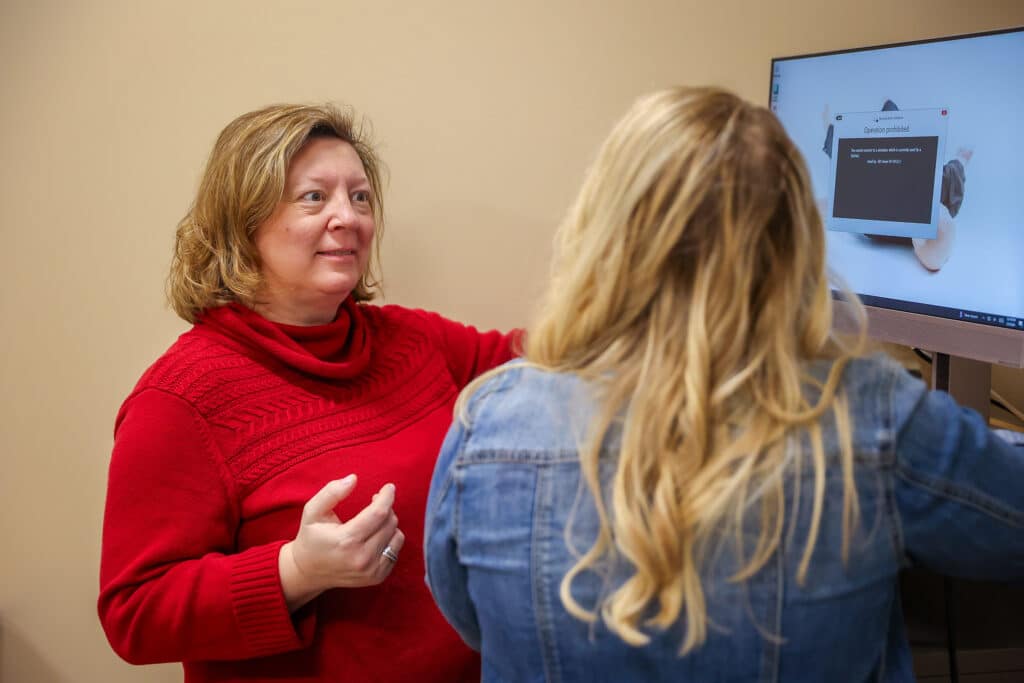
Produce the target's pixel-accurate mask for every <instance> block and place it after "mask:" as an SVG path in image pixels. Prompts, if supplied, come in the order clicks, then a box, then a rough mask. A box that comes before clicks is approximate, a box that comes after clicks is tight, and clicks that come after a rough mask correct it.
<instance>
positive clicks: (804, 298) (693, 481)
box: [525, 88, 863, 653]
mask: <svg viewBox="0 0 1024 683" xmlns="http://www.w3.org/2000/svg"><path fill="white" fill-rule="evenodd" d="M851 296H852V295H851ZM854 299H855V298H854ZM854 308H855V310H858V313H857V315H858V318H859V322H860V324H861V325H863V309H860V308H859V304H857V303H856V301H855V300H854ZM859 339H860V340H861V341H862V340H863V333H862V334H861V336H860V337H859ZM859 352H860V351H859V347H858V346H857V344H851V343H848V342H845V341H842V340H840V339H839V338H838V337H836V336H834V334H833V332H832V296H831V291H830V283H829V277H828V274H827V272H826V265H825V236H824V231H823V226H822V221H821V218H820V215H819V213H818V210H817V208H816V205H815V201H814V197H813V194H812V190H811V183H810V179H809V177H808V175H807V171H806V168H805V166H804V162H803V160H802V157H801V155H800V153H799V151H798V150H797V148H796V147H795V146H794V145H793V143H792V142H791V141H790V139H789V138H788V137H787V135H786V133H785V131H784V130H783V128H782V127H781V125H780V124H779V122H778V120H777V119H776V118H775V116H774V115H773V114H771V113H770V112H769V111H767V110H766V109H764V108H762V107H758V106H755V105H752V104H749V103H747V102H744V101H743V100H741V99H740V98H738V97H736V96H735V95H733V94H731V93H728V92H725V91H723V90H719V89H714V88H675V89H671V90H665V91H662V92H658V93H655V94H652V95H649V96H646V97H644V98H642V99H640V100H638V101H637V102H636V103H635V104H634V106H633V107H632V108H631V109H630V110H629V112H628V113H627V114H626V115H625V117H624V118H623V119H622V120H621V121H620V122H619V123H618V124H617V125H616V127H615V128H614V130H613V131H612V132H611V134H610V136H609V137H608V139H607V140H606V141H605V143H604V145H603V146H602V147H601V149H600V152H599V154H598V157H597V159H596V161H595V162H594V164H593V165H592V167H591V168H590V170H589V172H588V174H587V176H586V178H585V181H584V183H583V187H582V189H581V191H580V193H579V196H578V198H577V200H576V202H575V204H574V205H573V206H572V207H571V208H570V210H569V212H568V215H567V217H566V218H565V220H564V222H563V224H562V225H561V227H560V229H559V231H558V235H557V238H556V254H555V262H554V267H553V276H552V279H551V282H550V285H549V287H548V290H547V296H546V299H545V302H544V304H543V307H542V309H541V311H540V314H539V317H538V319H537V320H536V321H535V323H534V324H533V325H532V326H531V327H530V329H529V331H528V333H527V335H526V343H525V356H526V359H527V360H528V361H529V362H530V363H532V364H534V365H536V366H539V367H540V368H542V369H546V370H550V371H555V372H569V373H575V374H577V375H579V376H581V377H583V378H585V379H587V380H589V381H590V382H592V384H593V386H594V387H596V388H597V390H598V397H599V405H600V410H599V412H598V416H597V417H596V418H595V419H594V421H593V423H592V424H591V425H590V432H589V433H588V436H587V439H586V443H584V444H582V445H581V449H580V464H581V468H582V473H583V477H584V479H585V481H586V483H587V486H588V488H589V490H590V492H591V494H592V495H593V497H594V500H595V502H596V505H597V511H598V515H599V518H600V530H599V533H598V536H597V539H596V541H595V543H594V544H593V546H592V547H591V548H590V549H589V550H588V551H586V552H585V553H583V554H578V556H577V562H576V564H575V566H573V567H572V568H571V570H570V571H569V572H568V574H567V575H566V576H565V577H564V579H563V581H562V584H561V599H562V602H563V604H564V605H565V607H566V609H567V610H568V611H569V612H570V613H571V614H573V615H574V616H576V617H577V618H580V619H583V620H587V621H593V620H595V619H597V618H598V616H600V617H601V618H602V619H603V620H604V622H605V623H606V624H607V626H608V627H609V628H610V629H611V630H613V631H614V632H615V633H617V634H618V635H619V636H620V637H621V638H622V639H623V640H624V641H626V642H627V643H630V644H633V645H642V644H645V643H646V642H648V636H647V635H646V634H645V633H644V629H645V628H647V627H652V626H653V627H656V628H667V627H668V626H670V625H671V624H673V623H675V622H676V621H677V619H678V618H679V616H680V614H681V613H685V618H686V621H685V626H686V630H685V636H684V640H683V643H682V646H681V652H682V653H686V652H688V651H690V650H692V649H694V648H695V647H697V646H699V645H700V644H702V643H703V642H704V640H705V638H706V635H707V629H708V618H707V608H706V604H705V595H704V588H703V587H702V583H701V576H700V568H701V561H702V559H704V558H705V557H706V555H707V553H708V552H709V551H710V549H711V548H712V547H717V546H716V545H715V544H716V543H720V542H721V539H722V538H735V539H736V541H737V544H738V547H740V546H742V532H743V528H744V519H745V515H746V514H747V511H748V510H750V509H756V510H758V511H759V520H760V534H759V537H758V538H757V542H756V544H755V545H754V546H753V548H751V549H750V551H749V552H748V553H746V554H745V555H744V556H741V565H740V566H741V568H740V570H739V571H738V573H737V574H736V575H735V576H734V577H733V579H734V580H736V581H743V580H746V579H747V578H749V577H751V576H753V575H754V574H755V573H757V572H758V570H759V569H760V568H761V567H763V566H764V565H765V563H766V562H767V561H768V560H769V559H770V558H771V557H772V555H773V554H774V553H775V551H776V550H777V549H778V547H779V544H780V539H781V538H782V535H783V529H784V526H785V522H784V520H785V516H786V506H787V503H786V500H785V493H784V485H785V480H786V476H787V473H791V472H792V471H793V469H794V468H799V467H800V465H799V463H800V461H801V460H802V459H804V457H807V459H809V462H810V464H811V468H812V470H811V472H810V473H811V477H810V480H811V481H812V482H813V484H812V486H811V488H813V491H812V492H811V496H812V500H813V505H812V521H811V524H810V529H809V532H808V536H807V538H806V543H805V545H804V547H803V550H802V557H801V561H800V564H799V570H798V573H799V576H798V579H799V580H801V581H802V580H803V579H804V577H805V576H806V573H807V569H808V564H809V562H810V558H811V554H812V552H813V550H814V545H815V542H816V539H817V535H818V530H819V527H820V522H821V516H822V507H823V501H824V496H825V470H826V466H827V463H826V454H825V452H824V447H823V438H822V431H821V428H820V426H819V421H820V419H821V418H822V417H823V416H824V415H825V414H826V412H827V411H831V412H832V413H833V414H834V416H835V421H836V425H837V429H838V434H839V441H840V444H841V447H840V450H841V453H840V454H839V458H838V463H839V465H838V466H839V467H840V468H841V469H842V479H843V482H844V485H843V490H844V503H843V522H844V539H843V553H844V556H845V555H846V553H847V543H848V538H849V535H850V531H851V530H852V528H853V526H854V525H855V524H856V523H857V519H858V515H859V511H858V506H857V498H856V491H855V488H854V480H853V454H852V445H851V442H852V436H851V429H852V426H851V420H850V417H849V413H848V409H847V402H846V400H845V398H844V396H843V395H842V393H841V392H840V390H839V379H840V375H841V373H842V370H843V367H844V364H845V363H846V361H847V360H848V359H849V358H851V357H852V356H854V355H856V354H858V353H859ZM829 358H831V359H833V360H834V362H833V363H832V364H831V366H830V367H831V369H830V372H829V374H828V376H827V379H826V380H825V381H816V380H815V379H814V378H813V377H811V376H810V375H809V373H808V371H807V370H808V362H809V361H813V360H816V359H829ZM810 387H813V390H811V391H808V389H809V388H810ZM620 424H621V447H620V448H619V450H618V458H617V461H616V466H615V467H616V468H615V471H614V477H613V480H612V482H611V487H610V489H609V490H608V491H609V493H607V495H608V498H609V499H607V500H606V499H605V494H603V493H602V487H601V480H600V476H599V460H600V458H601V457H602V450H603V449H606V448H607V446H608V443H607V442H606V437H607V436H608V435H609V430H610V429H612V428H613V425H615V426H616V427H615V428H616V429H618V428H619V427H618V426H617V425H620ZM801 437H802V438H801ZM801 442H803V443H807V444H810V448H805V449H804V450H806V451H808V452H807V453H806V454H803V455H801V454H800V449H801V446H800V443H801ZM616 443H619V442H618V441H616ZM796 479H797V481H799V479H800V477H799V476H798V477H796ZM752 503H755V504H756V506H752V505H751V504H752ZM570 536H571V524H570V529H568V530H567V532H566V541H567V543H568V542H569V538H570ZM612 556H618V557H621V558H624V559H625V560H628V561H629V562H630V563H631V564H632V565H633V567H635V572H634V573H633V574H632V575H631V576H630V577H629V578H628V579H627V580H626V581H625V583H623V584H622V585H621V586H619V587H617V588H616V589H614V591H613V592H611V593H610V594H608V595H606V596H604V597H603V599H602V600H601V602H600V603H599V604H598V605H597V606H596V607H593V608H587V607H584V606H583V605H581V604H579V603H578V602H577V600H576V599H575V598H574V597H573V595H572V592H571V586H572V583H573V581H574V579H575V578H576V577H578V576H579V575H580V574H581V573H583V572H586V571H588V570H594V569H596V568H597V566H598V565H599V564H600V563H601V562H602V561H604V560H607V559H609V558H610V557H612ZM652 606H653V607H654V610H653V612H652V611H651V607H652ZM652 615H653V616H652Z"/></svg>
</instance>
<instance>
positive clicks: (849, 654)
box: [425, 356, 1024, 683]
mask: <svg viewBox="0 0 1024 683" xmlns="http://www.w3.org/2000/svg"><path fill="white" fill-rule="evenodd" d="M812 371H814V372H820V373H822V374H824V373H825V372H826V371H827V367H824V366H822V367H815V368H813V369H812ZM842 385H843V389H844V391H845V393H846V396H847V397H848V399H849V405H850V409H851V414H852V417H853V429H854V432H853V441H854V452H855V468H854V469H855V472H854V475H855V482H856V486H857V495H858V500H859V504H860V513H861V518H860V523H859V524H858V526H857V529H856V531H855V533H854V534H853V535H852V536H851V538H850V553H849V556H848V558H847V560H846V561H845V562H844V560H843V557H842V552H841V548H842V538H843V532H842V528H843V524H842V514H841V513H842V500H843V498H842V477H841V474H840V471H839V468H838V467H831V466H830V467H829V468H828V470H827V475H826V482H825V486H826V489H825V499H824V508H823V517H822V520H821V530H820V535H819V537H818V541H817V545H816V546H815V549H814V553H813V556H812V558H811V564H810V570H809V572H808V574H807V577H806V579H805V581H804V582H803V583H801V582H799V581H797V578H796V575H797V567H798V565H799V562H800V558H801V554H802V552H803V550H804V547H805V546H804V544H805V540H806V534H807V530H808V527H809V525H810V519H811V504H810V500H811V498H812V496H811V494H810V491H812V490H813V487H812V476H813V475H812V474H811V468H810V467H809V466H806V467H803V468H802V470H801V472H802V473H801V475H800V476H801V477H803V481H802V486H803V488H802V490H803V491H804V492H805V493H804V494H803V495H802V496H801V497H800V501H801V502H800V503H799V504H798V505H797V506H796V509H795V510H792V514H790V512H791V511H790V510H789V507H788V503H787V516H788V519H787V522H786V523H787V525H789V526H788V527H787V529H788V530H787V531H786V532H785V533H784V534H783V539H782V542H781V545H780V548H779V550H778V551H777V552H776V553H775V555H774V557H772V558H771V560H770V561H769V562H768V564H767V565H765V566H764V567H763V568H762V569H761V570H760V571H759V572H758V573H757V574H756V575H755V576H753V577H752V578H750V579H748V580H747V581H745V582H739V583H737V582H733V581H729V580H728V577H730V576H731V575H732V574H733V573H734V572H735V570H736V568H737V567H738V566H739V565H738V564H737V561H736V557H734V556H733V554H732V553H731V551H726V552H721V553H716V554H715V555H716V557H715V559H713V560H709V561H708V562H706V566H705V567H704V568H703V569H702V570H701V576H702V585H703V588H704V591H705V595H706V598H707V609H708V617H709V622H708V623H709V628H708V635H707V639H706V641H705V642H704V644H703V645H702V646H700V647H699V648H698V649H696V650H694V651H692V652H691V653H689V654H688V655H686V656H682V657H681V656H679V654H678V653H679V649H680V645H681V643H682V636H683V629H682V627H681V624H676V626H675V627H673V628H670V629H668V630H665V631H657V630H654V629H650V630H648V631H647V633H648V634H649V635H650V636H651V641H650V643H649V644H648V645H646V646H644V647H632V646H629V645H627V644H625V643H624V642H623V641H622V640H620V639H619V638H618V637H617V636H616V635H615V634H613V633H611V632H610V631H609V630H608V629H607V628H606V627H605V626H604V625H603V624H602V622H601V621H600V619H599V620H598V621H597V622H596V623H594V624H587V623H584V622H583V621H580V620H577V619H576V618H574V617H573V616H571V615H570V614H569V613H568V612H566V610H565V608H564V607H563V605H562V602H561V599H560V598H559V585H560V582H561V580H562V577H563V576H564V575H565V573H566V571H567V570H568V569H569V568H570V567H571V566H572V565H573V564H574V563H575V559H574V556H573V555H572V554H571V553H570V552H569V550H568V549H567V546H566V538H565V528H566V520H567V518H568V517H569V515H570V513H571V512H573V511H574V510H575V511H574V512H573V514H574V515H575V516H574V517H573V524H572V527H571V528H572V541H573V544H574V545H575V546H576V548H577V549H578V550H580V551H585V550H587V549H589V547H590V545H591V543H592V541H593V539H594V538H595V537H596V533H597V528H598V522H597V518H596V512H595V508H594V506H593V503H592V498H591V496H590V493H589V489H587V488H586V486H585V484H582V483H581V479H580V468H579V463H578V459H577V448H578V444H579V443H580V437H581V436H582V435H583V434H585V431H584V430H585V429H586V427H587V425H588V424H589V420H590V418H591V417H592V416H593V414H594V412H595V406H594V405H593V401H592V399H591V397H590V393H589V392H588V387H587V385H586V384H585V383H584V382H582V381H581V380H579V379H578V378H576V377H574V376H571V375H562V374H556V373H545V372H541V371H538V370H536V369H532V368H528V367H525V366H522V365H519V366H517V365H516V362H513V365H512V366H511V367H510V368H509V369H507V370H506V371H505V372H503V373H500V374H498V375H497V376H496V377H494V378H493V379H491V380H490V381H489V382H488V383H487V384H485V386H484V387H482V388H481V389H480V390H479V391H478V392H477V393H476V394H474V396H473V397H472V399H471V400H470V402H469V404H468V406H467V411H466V413H467V416H466V418H467V421H466V422H462V421H460V420H459V418H458V416H457V417H456V420H455V423H454V424H453V425H452V428H451V430H450V431H449V433H448V437H447V439H446V441H445V443H444V446H443V448H442V452H441V456H440V459H439V460H438V463H437V468H436V470H435V473H434V478H433V481H432V483H431V488H430V496H429V500H428V503H427V520H426V533H425V546H426V558H427V583H428V584H429V586H430V589H431V591H432V592H433V595H434V598H435V599H436V600H437V603H438V605H439V606H440V608H441V611H442V612H443V613H444V615H445V616H446V617H447V618H448V620H449V621H450V622H451V623H452V625H453V626H454V627H455V628H456V629H457V630H458V632H459V633H460V634H461V635H462V637H463V639H464V640H465V641H466V642H467V643H468V644H469V645H470V646H471V647H473V648H475V649H477V650H479V651H480V652H481V654H482V658H483V680H484V681H549V682H551V683H557V682H564V683H569V682H575V681H587V682H588V683H590V682H594V681H615V682H621V681H702V682H703V681H744V682H748V681H904V680H913V674H912V671H911V662H910V654H909V648H908V645H907V641H906V637H905V634H904V631H903V626H902V618H901V611H900V605H899V595H898V590H897V574H898V572H899V571H900V569H901V568H903V567H906V566H908V565H910V564H912V563H913V564H918V565H923V566H926V567H929V568H931V569H933V570H935V571H938V572H941V573H944V574H948V575H951V576H958V577H965V578H975V579H1019V578H1022V577H1024V449H1018V448H1015V447H1013V446H1011V445H1009V444H1008V443H1006V442H1004V441H1003V440H1002V439H1001V438H1000V437H999V436H998V435H996V434H994V433H993V432H991V431H990V430H989V429H988V428H987V427H986V425H985V423H984V421H983V420H982V419H981V418H980V417H979V416H978V414H977V413H974V412H973V411H970V410H967V409H963V408H960V407H959V406H957V405H956V404H955V403H954V402H953V400H952V399H951V398H950V397H949V396H948V395H947V394H945V393H941V392H929V391H927V390H926V387H925V386H924V385H923V384H922V383H921V382H920V381H919V380H917V379H915V378H913V377H911V376H910V375H909V374H908V373H906V372H905V371H904V370H903V368H901V367H900V366H898V365H897V364H895V363H894V362H893V361H891V360H888V359H886V358H884V357H881V356H878V357H872V358H865V359H860V360H856V361H854V362H852V363H851V364H850V365H849V366H848V367H847V369H846V370H845V372H844V375H843V380H842ZM822 426H823V431H824V434H825V436H824V438H825V448H826V457H827V458H828V459H829V462H830V464H836V463H837V460H836V458H837V455H836V454H837V453H838V447H837V446H836V444H837V439H836V431H835V426H834V424H832V422H831V420H830V419H823V420H822ZM614 442H615V436H614V434H613V435H610V436H609V439H608V440H606V444H612V443H614ZM615 457H616V456H615V449H614V448H606V453H605V454H604V455H602V463H601V473H602V474H601V476H602V480H603V483H604V484H607V483H608V481H609V480H610V477H611V474H612V472H613V467H614V459H615ZM795 476H796V475H795V474H794V475H792V476H791V477H790V483H789V484H788V485H787V491H790V490H791V488H792V486H791V485H792V483H793V482H792V480H793V479H794V477H795ZM577 497H579V498H580V500H579V502H577ZM574 503H575V505H574ZM750 509H751V511H752V513H751V515H750V516H756V511H757V510H758V509H759V508H758V506H757V505H753V506H751V508H750ZM611 514H614V511H612V512H611ZM752 528H753V529H754V531H755V536H756V529H757V528H758V526H757V525H756V519H755V525H754V526H753V527H752ZM731 547H733V546H732V545H731V544H723V545H722V548H731ZM747 556H748V557H749V554H748V555H747ZM620 564H621V563H620ZM630 573H631V571H630V567H628V566H625V567H623V566H618V567H617V568H616V569H615V570H614V571H613V576H611V577H610V578H608V577H606V578H599V577H597V576H594V575H592V574H590V573H585V574H583V575H581V576H580V577H578V578H577V580H576V581H574V583H573V587H572V590H573V595H574V596H575V597H576V598H577V600H579V602H580V603H581V604H583V605H589V606H592V605H594V604H595V603H596V601H597V600H598V599H599V598H600V597H601V596H602V595H605V594H607V590H608V585H609V584H608V582H609V581H610V583H611V585H612V586H613V587H614V585H615V584H616V583H621V582H622V581H623V580H624V579H625V578H627V577H628V576H629V575H630Z"/></svg>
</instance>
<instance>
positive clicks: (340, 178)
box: [99, 105, 513, 683]
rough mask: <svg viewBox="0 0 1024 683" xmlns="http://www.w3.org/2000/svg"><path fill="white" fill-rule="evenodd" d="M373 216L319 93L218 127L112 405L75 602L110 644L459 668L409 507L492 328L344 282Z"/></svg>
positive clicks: (351, 129)
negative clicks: (101, 504)
mask: <svg viewBox="0 0 1024 683" xmlns="http://www.w3.org/2000/svg"><path fill="white" fill-rule="evenodd" d="M382 218H383V205H382V202H381V179H380V163H379V161H378V159H377V157H376V155H375V153H374V151H373V149H372V147H371V146H370V145H369V143H368V141H367V140H366V139H365V138H364V136H363V134H362V133H361V131H360V129H359V127H357V126H356V125H355V124H354V122H353V120H352V118H351V116H350V115H347V114H345V113H343V112H341V111H339V110H337V109H335V108H334V107H331V106H324V107H312V106H292V105H283V106H273V107H268V108H266V109H262V110H259V111H255V112H251V113H248V114H245V115H243V116H241V117H239V118H238V119H236V120H235V121H233V122H232V123H231V124H229V125H228V126H227V128H225V129H224V131H223V132H222V133H221V135H220V137H219V138H218V140H217V142H216V144H215V146H214V149H213V152H212V154H211V156H210V159H209V161H208V163H207V167H206V170H205V173H204V174H203V178H202V181H201V183H200V186H199V190H198V193H197V196H196V199H195V202H194V204H193V206H192V208H191V209H190V210H189V212H188V214H187V215H186V216H185V218H184V219H182V221H181V223H180V224H179V225H178V230H177V240H176V246H175V253H174V260H173V264H172V267H171V273H170V277H169V298H170V301H171V303H172V305H173V307H174V309H175V311H177V313H178V314H179V315H180V316H181V317H182V318H184V319H185V320H187V321H188V322H190V323H193V327H192V328H191V329H190V330H189V331H187V332H186V333H184V334H183V335H182V336H181V337H180V338H179V339H178V340H177V341H176V342H175V343H174V344H173V345H172V346H171V347H170V349H168V350H167V352H166V353H165V354H164V355H163V356H162V357H161V358H160V359H158V360H157V361H156V362H155V363H154V364H153V365H152V366H151V367H150V368H149V369H148V370H147V371H146V372H145V373H144V374H143V376H142V378H141V379H140V380H139V382H138V384H137V385H136V387H135V389H134V390H133V391H132V393H131V394H130V395H129V396H128V398H127V399H126V400H125V402H124V404H123V405H122V407H121V410H120V412H119V414H118V416H117V421H116V425H115V431H114V435H115V436H114V450H113V455H112V458H111V463H110V475H109V482H108V489H107V502H106V513H105V517H104V525H103V552H102V561H101V568H100V596H99V614H100V620H101V621H102V624H103V628H104V630H105V631H106V634H107V638H108V639H109V641H110V643H111V645H112V647H113V648H114V650H115V651H116V652H117V653H118V654H119V655H120V656H121V657H123V658H124V659H126V660H127V661H129V662H133V663H138V664H142V663H151V662H170V661H180V662H183V664H184V669H185V680H186V681H189V682H200V681H201V682H213V681H218V682H220V681H246V682H251V681H281V680H288V681H438V682H441V681H443V682H445V683H448V682H449V681H462V680H465V681H469V680H474V679H478V678H479V660H478V659H477V656H476V655H475V654H474V653H473V652H471V651H470V650H469V649H468V648H467V647H466V646H465V645H464V644H463V643H462V641H461V640H460V638H459V637H458V635H456V634H455V632H454V631H453V630H451V628H450V627H449V626H448V624H447V622H445V620H444V619H443V617H442V616H441V614H440V613H439V612H438V611H437V609H436V607H435V606H434V603H433V601H432V600H431V597H430V595H429V593H428V592H427V589H426V587H425V585H424V581H423V558H422V535H423V510H424V507H425V503H426V495H427V487H428V485H429V482H430V474H431V472H432V470H433V466H434V461H435V459H436V455H437V452H438V449H439V447H440V444H441V440H442V438H443V436H444V434H445V431H446V430H447V428H448V425H449V423H450V420H451V409H452V405H453V403H454V401H455V397H456V396H457V395H458V393H459V391H460V390H461V389H462V387H464V386H465V385H466V384H467V383H468V382H469V381H470V380H471V379H472V378H474V377H475V376H477V375H478V374H480V373H481V372H483V371H485V370H488V369H490V368H492V367H494V366H496V365H498V364H500V363H502V362H504V361H506V360H508V359H510V358H511V357H512V355H513V352H512V344H513V341H512V337H511V336H509V335H502V334H500V333H497V332H488V333H480V332H478V331H477V330H475V329H474V328H472V327H467V326H464V325H460V324H458V323H455V322H452V321H449V320H446V319H444V318H442V317H440V316H438V315H434V314H431V313H426V312H423V311H418V310H409V309H405V308H401V307H398V306H374V305H370V304H368V303H367V302H368V301H369V300H371V299H372V298H373V296H374V294H375V292H376V289H377V286H378V284H379V279H378V278H377V276H376V273H377V271H378V270H379V252H378V251H377V246H378V245H379V241H380V231H381V227H382ZM375 238H376V239H375Z"/></svg>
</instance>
